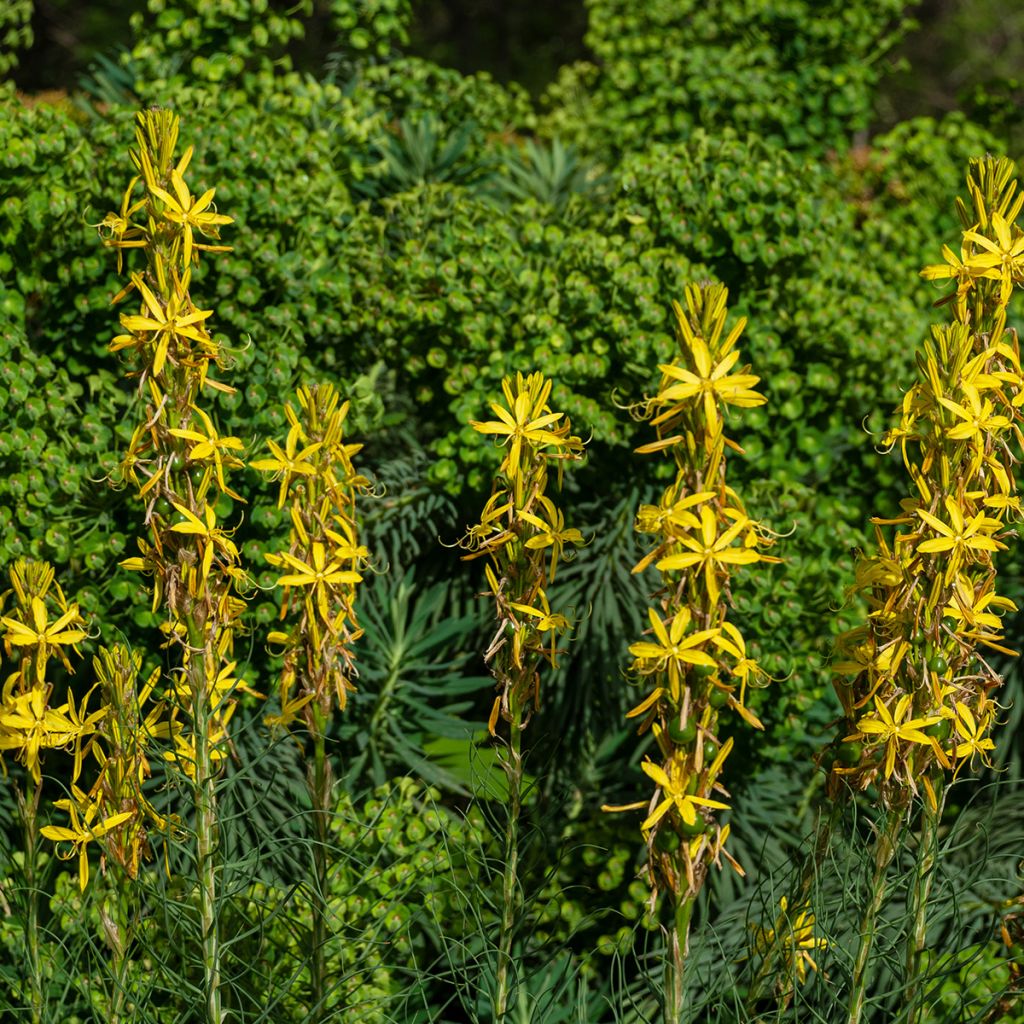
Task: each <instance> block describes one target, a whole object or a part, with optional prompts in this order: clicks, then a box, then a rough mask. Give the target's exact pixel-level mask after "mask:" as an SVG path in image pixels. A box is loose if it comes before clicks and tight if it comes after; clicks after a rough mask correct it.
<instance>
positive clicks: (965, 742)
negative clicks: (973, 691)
mask: <svg viewBox="0 0 1024 1024" xmlns="http://www.w3.org/2000/svg"><path fill="white" fill-rule="evenodd" d="M986 704H987V706H986V708H985V711H984V712H983V713H982V714H980V715H979V717H978V718H977V719H975V717H974V714H973V713H972V712H971V709H970V708H969V707H968V706H967V705H966V704H965V703H964V702H963V701H960V700H958V701H957V702H956V704H955V705H954V706H955V708H956V717H955V718H954V719H953V725H954V727H955V729H956V736H955V737H954V739H955V743H956V745H955V746H954V748H953V751H952V753H953V757H955V758H956V760H957V761H959V762H960V764H959V765H957V770H956V773H957V774H959V772H960V769H961V768H962V767H963V765H964V764H966V763H968V762H967V761H966V760H965V758H966V759H969V760H970V761H971V762H973V761H974V758H975V756H976V755H980V757H981V760H982V762H983V763H984V764H986V765H987V766H988V767H989V768H991V767H992V762H991V761H990V760H989V757H988V753H989V751H990V750H995V748H996V745H995V743H993V742H992V740H991V738H990V737H989V735H988V732H989V729H990V728H991V727H992V718H993V715H992V707H991V703H990V702H986Z"/></svg>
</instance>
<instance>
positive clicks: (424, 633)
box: [340, 567, 495, 794]
mask: <svg viewBox="0 0 1024 1024" xmlns="http://www.w3.org/2000/svg"><path fill="white" fill-rule="evenodd" d="M451 589H452V588H450V587H449V586H448V585H447V584H446V583H434V584H431V585H429V586H428V585H424V584H422V583H418V582H417V580H416V578H415V575H414V573H413V571H412V569H409V570H407V571H406V573H405V575H404V576H400V575H399V570H398V568H397V567H393V568H392V571H391V572H390V573H389V574H388V575H382V576H379V577H377V578H376V579H375V580H373V582H372V583H371V584H370V585H369V586H367V587H366V588H365V590H364V592H363V596H362V597H361V599H360V600H361V607H360V613H359V620H360V624H361V626H362V627H363V629H364V630H365V637H366V641H365V644H364V645H363V647H364V648H365V653H364V654H363V656H362V657H360V659H359V667H360V683H359V689H358V690H357V692H356V693H355V694H354V695H353V697H352V710H351V714H349V715H347V716H346V717H345V718H344V719H343V721H342V722H341V724H340V731H341V736H342V738H343V739H344V740H345V741H346V746H347V747H348V748H349V749H351V750H352V759H351V763H350V764H349V766H348V779H347V783H348V785H349V786H353V785H358V783H359V781H360V780H361V777H362V774H363V773H364V772H365V774H366V776H367V777H368V778H369V779H371V780H372V781H373V782H374V784H376V785H383V784H384V782H385V781H386V780H387V779H388V778H391V777H393V776H394V774H395V773H396V772H397V771H400V770H402V769H403V768H404V770H406V771H409V770H415V772H416V774H417V775H418V776H419V777H420V778H422V779H424V780H425V781H426V782H428V783H429V784H430V785H434V786H442V787H444V788H445V789H447V790H449V791H454V792H456V793H462V794H466V793H469V792H470V791H471V790H472V789H474V788H476V789H479V788H481V787H484V786H485V785H486V783H485V782H484V781H483V780H482V779H481V778H478V777H477V776H485V775H493V774H494V773H495V763H494V754H493V751H492V750H490V749H488V748H485V749H482V750H480V751H475V744H476V741H477V739H478V737H479V734H480V732H481V731H482V730H484V723H483V722H482V721H474V714H473V710H474V701H473V699H472V696H473V695H474V694H479V693H480V692H481V691H482V690H485V689H489V688H490V686H491V685H492V680H491V678H490V676H487V675H482V674H480V675H471V674H470V669H471V667H473V666H471V665H470V662H471V659H472V655H471V653H470V652H472V651H473V650H475V649H478V647H479V642H478V641H479V636H480V633H481V622H480V609H479V608H477V609H473V610H472V611H468V610H467V611H464V612H463V613H462V614H459V611H458V609H457V607H456V606H454V604H453V601H452V594H451ZM438 740H444V741H449V742H448V743H446V744H442V745H441V746H440V747H439V746H438V745H437V742H436V741H438ZM441 750H443V751H444V753H445V755H446V758H445V760H446V761H447V762H448V764H447V765H446V764H445V763H439V762H438V760H437V758H436V756H432V754H431V752H432V751H434V752H435V753H436V752H439V751H441ZM457 752H461V755H462V756H461V758H460V759H455V758H454V755H455V754H456V753H457ZM474 753H475V754H476V756H475V757H473V756H472V755H473V754H474ZM460 760H461V762H462V765H463V766H462V767H461V769H460V767H459V764H458V762H459V761H460Z"/></svg>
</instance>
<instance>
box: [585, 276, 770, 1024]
mask: <svg viewBox="0 0 1024 1024" xmlns="http://www.w3.org/2000/svg"><path fill="white" fill-rule="evenodd" d="M727 299H728V292H727V290H726V289H725V288H724V287H723V286H722V285H713V284H712V285H703V286H696V285H691V286H690V287H689V288H687V290H686V308H685V309H684V308H683V307H681V306H680V305H679V304H678V303H677V304H675V305H674V308H675V313H676V320H677V322H678V327H679V332H678V339H679V350H680V354H679V356H678V357H677V358H676V359H675V360H673V361H672V362H671V363H667V364H663V365H661V366H659V369H660V370H661V373H662V378H661V384H660V387H659V389H658V393H657V394H656V395H655V396H654V397H653V398H650V399H648V400H647V401H645V402H644V403H643V404H642V406H641V407H640V414H641V415H643V416H645V417H648V418H650V421H651V423H652V424H653V425H654V427H656V429H657V432H658V440H657V441H654V442H652V443H651V444H647V445H644V446H642V447H641V448H639V449H637V450H638V451H639V452H643V453H654V452H663V451H668V452H670V453H671V454H672V456H673V458H674V460H675V463H676V478H675V481H674V482H673V483H672V485H671V486H670V487H668V488H667V489H666V491H665V493H664V494H663V495H662V499H661V502H660V503H659V504H658V505H643V506H641V508H640V510H639V513H638V515H637V520H636V529H637V530H638V531H639V532H640V533H644V534H649V535H653V537H654V538H655V545H654V547H653V548H652V549H651V551H650V552H649V553H648V554H647V555H645V556H644V558H643V559H642V560H641V561H640V562H639V564H638V565H637V566H636V567H635V568H634V570H633V571H634V572H640V571H642V570H643V569H645V568H647V567H648V566H649V565H651V564H652V563H653V564H654V565H656V567H657V568H658V570H659V571H660V572H661V574H662V586H661V588H660V590H659V591H658V593H657V595H656V597H657V599H658V600H657V604H656V605H655V606H654V607H651V608H650V609H649V610H648V615H649V618H650V623H651V634H652V636H651V639H650V640H644V641H641V642H639V643H635V644H633V645H632V646H631V647H630V653H631V654H632V655H633V658H634V660H633V663H632V666H631V669H630V672H631V674H632V675H633V676H634V677H635V678H636V679H637V680H638V681H639V682H640V683H641V684H642V685H644V686H645V687H647V688H648V689H649V692H648V693H647V695H646V696H645V697H644V699H643V700H642V701H641V702H640V703H639V704H638V705H637V706H636V707H635V708H633V710H632V711H630V712H629V715H628V717H630V718H639V719H640V729H639V731H640V732H641V733H643V732H646V731H647V730H651V731H652V732H653V734H654V738H655V742H656V744H657V747H656V751H655V756H654V757H653V758H648V759H646V760H645V761H644V762H643V763H642V765H641V767H642V768H643V770H644V772H645V774H646V775H647V776H648V777H649V778H650V779H651V781H652V782H653V783H654V784H655V787H656V789H655V792H654V795H653V797H652V798H651V799H650V801H647V800H644V801H639V802H637V803H634V804H628V805H626V806H624V807H606V808H605V809H606V810H614V811H624V810H636V809H641V808H643V809H646V811H647V817H646V818H645V819H644V821H643V823H642V825H641V830H642V832H643V835H644V839H645V841H646V845H647V869H646V873H647V877H648V881H649V882H650V885H651V906H652V909H653V907H654V906H655V904H656V903H657V901H658V899H659V897H660V896H663V897H664V898H665V899H666V900H667V901H668V902H669V905H670V907H671V925H670V927H669V928H668V930H667V940H668V945H669V949H670V955H669V957H668V960H667V964H666V982H665V993H664V997H665V1020H666V1022H667V1024H676V1022H677V1021H678V1020H679V1019H680V1016H681V1014H682V1011H683V1005H684V1002H683V982H684V979H683V973H684V969H685V964H686V956H687V952H688V944H689V931H690V918H691V915H692V913H693V907H694V903H695V901H696V899H697V895H698V893H699V892H700V890H701V887H702V885H703V883H704V878H705V876H706V874H707V872H708V869H709V868H710V866H711V865H712V864H717V865H719V866H720V865H721V858H722V857H725V858H726V860H728V861H729V862H730V863H732V864H733V866H734V867H736V869H737V870H739V871H740V873H742V869H741V868H740V867H739V865H738V864H737V863H736V862H735V861H734V860H733V858H732V857H731V856H730V855H729V853H728V852H727V851H726V849H725V843H726V840H727V839H728V837H729V830H730V826H729V825H721V824H720V823H719V822H718V821H717V820H716V819H715V816H714V812H715V811H721V810H726V809H727V808H728V804H727V803H725V801H724V800H722V799H721V798H722V797H727V796H728V792H727V791H726V789H725V788H724V786H723V784H722V781H721V778H722V772H723V768H724V765H725V762H726V759H727V758H728V756H729V753H730V752H731V751H732V748H733V738H732V737H731V736H729V737H728V738H726V737H725V736H724V734H723V732H722V729H721V726H722V725H723V724H724V722H725V721H726V720H727V718H728V717H729V716H730V715H735V716H737V717H739V718H741V719H743V720H744V721H745V722H746V723H747V724H749V725H751V726H753V727H754V728H758V729H760V728H762V725H761V723H760V721H759V720H758V719H757V717H756V715H754V713H753V712H752V711H751V710H750V709H749V708H748V707H747V703H746V699H747V688H748V687H749V686H761V685H763V684H764V683H765V682H766V681H767V676H766V675H765V673H764V671H763V670H762V669H761V668H760V666H759V665H758V664H757V663H756V661H754V660H752V659H751V658H750V657H748V655H747V649H746V644H745V642H744V639H743V635H742V633H741V632H740V630H739V628H738V627H737V625H736V624H735V622H733V621H732V619H731V618H730V617H729V608H730V588H731V574H732V572H733V571H734V568H735V567H737V566H742V565H751V564H753V563H755V562H777V561H778V559H777V558H773V557H772V556H770V555H767V554H765V553H764V550H763V549H764V548H765V547H767V546H769V545H770V544H771V543H772V539H771V537H770V536H769V535H767V534H766V532H765V531H764V530H763V529H762V528H761V527H760V526H759V524H758V523H756V522H755V521H753V520H752V519H751V518H750V517H749V516H748V515H747V512H746V510H745V509H744V507H743V505H742V503H741V501H740V498H739V496H738V495H737V494H736V492H735V491H734V490H733V489H732V488H731V487H729V486H728V484H727V483H726V452H727V450H730V449H731V450H734V451H740V450H741V449H740V448H739V446H738V445H737V444H736V443H735V442H734V441H732V440H730V439H729V438H727V437H726V435H725V425H726V416H728V415H730V414H731V409H736V408H739V409H742V408H750V407H753V406H757V405H761V404H763V403H764V401H765V399H764V397H763V396H762V395H760V394H759V393H758V392H757V391H755V390H754V388H755V386H756V385H757V383H758V380H759V378H758V377H756V376H754V375H753V374H751V373H750V372H749V367H742V368H739V369H738V370H737V366H736V364H737V363H738V362H739V351H738V349H737V348H736V344H737V342H738V341H739V338H740V335H741V333H742V331H743V328H744V326H745V323H746V321H745V319H742V318H741V319H740V320H739V321H737V322H736V324H734V326H733V327H732V329H731V330H729V331H728V332H726V330H725V327H726V320H727V316H728V310H727V308H726V302H727Z"/></svg>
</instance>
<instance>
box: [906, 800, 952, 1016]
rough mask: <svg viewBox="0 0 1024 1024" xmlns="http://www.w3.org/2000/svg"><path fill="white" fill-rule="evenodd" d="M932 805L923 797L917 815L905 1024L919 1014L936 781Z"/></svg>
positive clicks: (934, 852)
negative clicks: (918, 819) (916, 846)
mask: <svg viewBox="0 0 1024 1024" xmlns="http://www.w3.org/2000/svg"><path fill="white" fill-rule="evenodd" d="M935 802H936V807H935V809H934V810H933V809H932V806H931V804H930V803H929V802H928V801H927V800H926V801H925V804H924V810H923V812H922V814H921V838H920V845H919V846H918V850H917V870H916V872H915V875H914V883H913V885H912V887H911V906H910V910H911V916H912V917H913V921H914V924H913V930H912V931H911V933H910V935H909V936H908V938H907V997H906V998H907V1006H908V1008H909V1012H908V1014H907V1024H918V1021H919V1020H920V1017H921V1003H920V995H921V991H920V990H921V961H922V959H923V957H922V954H923V953H924V947H925V936H926V934H927V931H928V897H929V896H930V894H931V888H932V880H933V878H934V877H935V864H936V861H937V860H938V853H939V822H941V821H942V809H943V807H944V806H945V803H946V792H945V788H944V787H943V785H942V781H941V780H940V782H939V784H938V785H937V786H936V794H935Z"/></svg>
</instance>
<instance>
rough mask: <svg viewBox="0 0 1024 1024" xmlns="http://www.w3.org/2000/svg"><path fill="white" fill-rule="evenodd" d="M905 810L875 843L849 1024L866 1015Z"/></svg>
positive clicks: (894, 814)
mask: <svg viewBox="0 0 1024 1024" xmlns="http://www.w3.org/2000/svg"><path fill="white" fill-rule="evenodd" d="M903 814H904V808H902V807H894V808H892V809H891V810H890V811H889V814H888V817H887V818H886V823H885V828H884V830H883V831H882V832H881V834H880V835H879V836H878V838H877V840H876V841H875V871H874V875H873V876H872V879H871V899H870V900H869V901H868V905H867V907H865V908H864V916H863V917H862V918H861V924H860V943H859V945H858V947H857V959H856V961H855V962H854V965H853V980H852V983H851V987H850V1002H849V1015H848V1017H847V1024H860V1019H861V1015H862V1014H863V1012H864V992H865V988H866V987H867V979H868V964H869V962H870V959H871V947H872V945H873V944H874V940H875V928H876V925H877V921H878V912H879V910H881V909H882V904H883V903H884V902H885V896H886V893H887V891H888V883H887V881H886V874H887V872H888V869H889V865H890V864H891V863H892V859H893V857H894V856H895V855H896V842H897V840H898V838H899V834H900V831H901V829H902V826H903Z"/></svg>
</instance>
